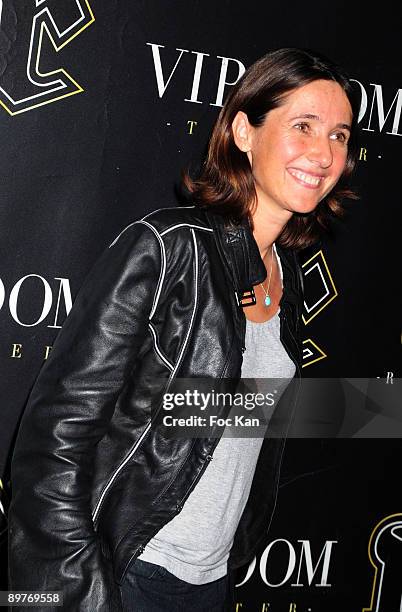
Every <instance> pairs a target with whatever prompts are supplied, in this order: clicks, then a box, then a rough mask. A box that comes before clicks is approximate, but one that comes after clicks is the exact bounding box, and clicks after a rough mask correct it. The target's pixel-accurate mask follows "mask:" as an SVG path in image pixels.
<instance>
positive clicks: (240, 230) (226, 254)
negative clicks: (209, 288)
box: [206, 210, 267, 296]
mask: <svg viewBox="0 0 402 612" xmlns="http://www.w3.org/2000/svg"><path fill="white" fill-rule="evenodd" d="M206 216H207V218H208V221H209V223H210V225H211V227H212V228H213V229H214V231H215V236H216V243H217V247H218V249H219V251H220V255H221V257H222V260H223V262H224V264H225V265H226V267H227V269H228V271H229V274H230V276H231V278H232V281H233V285H234V289H235V291H236V292H237V294H238V295H240V296H241V295H243V293H244V292H245V291H248V290H249V289H250V288H251V287H252V286H253V285H257V284H258V283H262V282H264V280H265V278H266V276H267V271H266V269H265V265H264V262H263V261H262V259H261V256H260V252H259V250H258V246H257V243H256V241H255V239H254V236H253V233H252V231H251V228H250V224H249V221H248V219H247V218H246V219H243V221H242V222H241V224H239V225H228V224H227V223H226V222H225V219H224V217H222V215H219V214H217V213H213V212H211V211H210V210H208V211H206Z"/></svg>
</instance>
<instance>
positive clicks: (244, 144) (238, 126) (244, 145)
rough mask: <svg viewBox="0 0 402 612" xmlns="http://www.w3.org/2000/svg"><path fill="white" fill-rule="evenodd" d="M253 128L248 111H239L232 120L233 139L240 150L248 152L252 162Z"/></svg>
mask: <svg viewBox="0 0 402 612" xmlns="http://www.w3.org/2000/svg"><path fill="white" fill-rule="evenodd" d="M253 130H254V128H253V126H252V125H250V123H249V120H248V117H247V115H246V113H244V112H243V111H238V112H237V114H236V116H235V118H234V119H233V122H232V131H233V139H234V141H235V143H236V146H237V147H238V148H239V149H240V151H243V153H247V157H248V159H249V161H250V163H251V145H252V132H253Z"/></svg>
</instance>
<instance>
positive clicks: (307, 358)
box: [302, 338, 326, 368]
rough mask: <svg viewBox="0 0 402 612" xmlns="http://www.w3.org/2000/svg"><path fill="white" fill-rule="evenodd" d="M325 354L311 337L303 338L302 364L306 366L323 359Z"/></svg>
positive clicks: (303, 366)
mask: <svg viewBox="0 0 402 612" xmlns="http://www.w3.org/2000/svg"><path fill="white" fill-rule="evenodd" d="M325 357H326V354H325V353H324V351H323V350H321V349H320V347H319V346H318V345H317V344H316V343H315V342H314V341H313V340H312V339H311V338H307V340H303V365H302V368H306V367H307V366H309V365H312V364H313V363H316V362H317V361H320V360H321V359H325Z"/></svg>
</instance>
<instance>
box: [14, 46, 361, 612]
mask: <svg viewBox="0 0 402 612" xmlns="http://www.w3.org/2000/svg"><path fill="white" fill-rule="evenodd" d="M356 117H357V107H356V103H355V101H354V97H353V94H352V90H351V86H350V84H349V81H348V79H347V78H346V76H345V75H344V74H343V72H341V71H340V70H339V69H338V68H337V67H335V66H334V65H333V64H332V63H331V62H330V61H328V60H327V59H325V58H322V57H320V56H318V55H317V54H315V53H311V52H308V51H303V50H299V49H280V50H277V51H274V52H271V53H268V54H267V55H266V56H264V57H263V58H261V59H260V60H259V61H257V62H256V63H255V64H254V65H253V66H251V67H250V68H249V69H248V70H247V71H246V73H245V74H244V76H243V77H242V79H241V80H240V81H239V83H238V84H237V85H236V86H235V87H234V88H233V89H232V91H231V93H230V95H229V97H228V99H227V101H226V103H225V105H224V107H223V109H222V111H221V113H220V115H219V118H218V120H217V123H216V125H215V128H214V130H213V133H212V137H211V141H210V146H209V151H208V156H207V159H206V162H205V165H204V168H203V170H202V173H201V176H200V178H199V179H198V180H197V181H192V180H191V179H190V178H188V177H187V179H186V186H187V188H188V189H189V191H190V192H191V194H192V198H193V203H194V204H195V205H193V206H190V207H187V208H170V209H169V208H168V209H161V210H158V211H156V212H154V213H151V214H150V215H147V216H146V217H145V218H144V219H141V220H139V221H136V222H134V223H132V224H131V225H129V226H128V227H127V228H126V229H125V230H123V231H122V232H121V234H120V235H119V236H118V237H117V238H116V239H115V240H114V241H113V243H112V244H111V245H110V247H109V248H108V249H106V251H105V252H104V253H103V255H102V256H101V258H100V259H99V260H98V262H97V263H96V265H95V266H94V268H93V270H92V272H91V274H90V275H89V277H88V278H87V280H86V282H85V283H84V286H83V287H82V289H81V291H80V292H79V294H78V296H77V298H76V301H75V303H74V307H73V309H72V311H71V312H70V314H69V316H68V318H67V320H66V321H65V324H64V326H63V329H62V331H61V332H60V334H59V336H58V338H57V341H56V343H55V346H54V348H53V350H52V353H51V355H50V357H49V359H48V361H47V363H46V366H45V367H44V368H43V369H42V371H41V373H40V375H39V377H38V380H37V382H36V384H35V387H34V389H33V391H32V394H31V396H30V399H29V402H28V406H27V408H26V411H25V414H24V418H23V421H22V424H21V428H20V431H19V435H18V439H17V443H16V448H15V453H14V457H13V465H12V484H13V499H12V503H11V509H10V588H12V589H14V590H22V589H24V590H42V591H61V592H62V593H63V598H64V608H65V609H66V610H74V611H76V610H82V611H84V610H85V611H88V610H93V611H95V610H96V611H97V612H98V611H106V610H120V609H123V610H127V611H128V610H135V611H137V612H142V611H143V610H146V611H147V612H153V611H162V610H163V611H165V612H166V611H169V612H170V611H172V612H173V611H175V610H183V609H186V610H193V611H201V610H209V611H215V610H216V611H218V610H223V609H224V602H225V599H226V601H229V598H228V584H230V585H231V589H230V590H231V591H232V594H233V584H232V580H231V579H232V578H233V572H234V570H235V569H236V568H237V567H240V566H242V565H244V564H245V563H247V562H248V561H250V560H251V559H252V558H253V556H254V555H255V554H256V551H258V549H259V547H260V546H261V544H262V543H263V542H264V538H265V536H266V531H267V528H268V526H269V523H270V520H271V517H272V513H273V509H274V505H275V500H276V493H277V484H278V477H279V468H280V464H281V459H282V452H283V446H284V441H283V438H284V436H285V435H286V431H287V427H288V424H289V419H290V418H291V415H292V411H293V409H294V403H295V396H296V394H297V384H296V385H293V384H289V385H288V386H287V388H286V391H285V392H284V393H283V395H282V397H281V399H280V401H279V402H278V404H277V406H276V409H275V412H274V415H273V416H272V419H271V421H270V428H271V431H273V432H275V435H273V436H272V437H270V438H268V437H266V438H265V439H262V438H226V437H222V438H219V437H214V436H210V435H208V436H206V437H191V438H189V437H187V438H186V437H182V438H178V437H177V438H174V437H169V436H166V435H165V434H164V433H163V431H162V430H161V428H160V427H158V426H155V425H154V424H153V423H151V408H150V406H151V403H152V401H151V400H150V399H149V396H150V385H151V386H152V385H154V386H155V387H156V390H155V393H156V394H157V393H163V392H164V393H166V392H168V391H169V390H172V389H174V385H175V383H176V381H178V380H179V379H192V378H197V379H198V378H205V379H218V380H219V379H222V380H226V379H228V380H238V379H239V378H240V377H243V378H245V377H255V378H272V377H288V378H291V377H293V375H294V374H295V375H296V376H295V379H297V377H298V376H299V374H300V362H301V349H300V342H299V340H298V335H299V326H300V315H301V303H302V294H301V273H300V268H299V266H298V264H297V257H296V251H297V250H298V249H300V248H302V247H304V246H307V245H309V244H311V243H312V242H313V241H314V240H315V239H316V237H317V234H318V229H319V228H320V227H322V226H325V225H326V223H327V220H328V218H329V217H330V216H331V215H333V214H337V213H339V211H340V204H339V201H340V198H341V197H343V196H345V195H349V196H350V195H351V192H350V191H349V190H348V188H347V182H348V179H349V177H350V175H351V172H352V169H353V166H354V163H355V160H356V145H355V142H354V136H355V132H356ZM158 397H160V396H158ZM222 414H223V412H222Z"/></svg>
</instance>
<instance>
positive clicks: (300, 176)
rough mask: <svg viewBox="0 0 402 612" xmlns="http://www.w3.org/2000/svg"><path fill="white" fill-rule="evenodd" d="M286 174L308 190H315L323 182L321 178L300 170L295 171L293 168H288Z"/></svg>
mask: <svg viewBox="0 0 402 612" xmlns="http://www.w3.org/2000/svg"><path fill="white" fill-rule="evenodd" d="M288 172H289V174H290V175H291V176H293V178H294V179H295V180H296V181H297V182H298V183H299V184H300V185H303V186H304V187H308V188H309V189H317V187H319V186H320V185H321V183H322V181H323V180H324V177H323V176H314V175H312V174H308V173H306V172H302V171H301V170H295V169H294V168H289V169H288Z"/></svg>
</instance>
